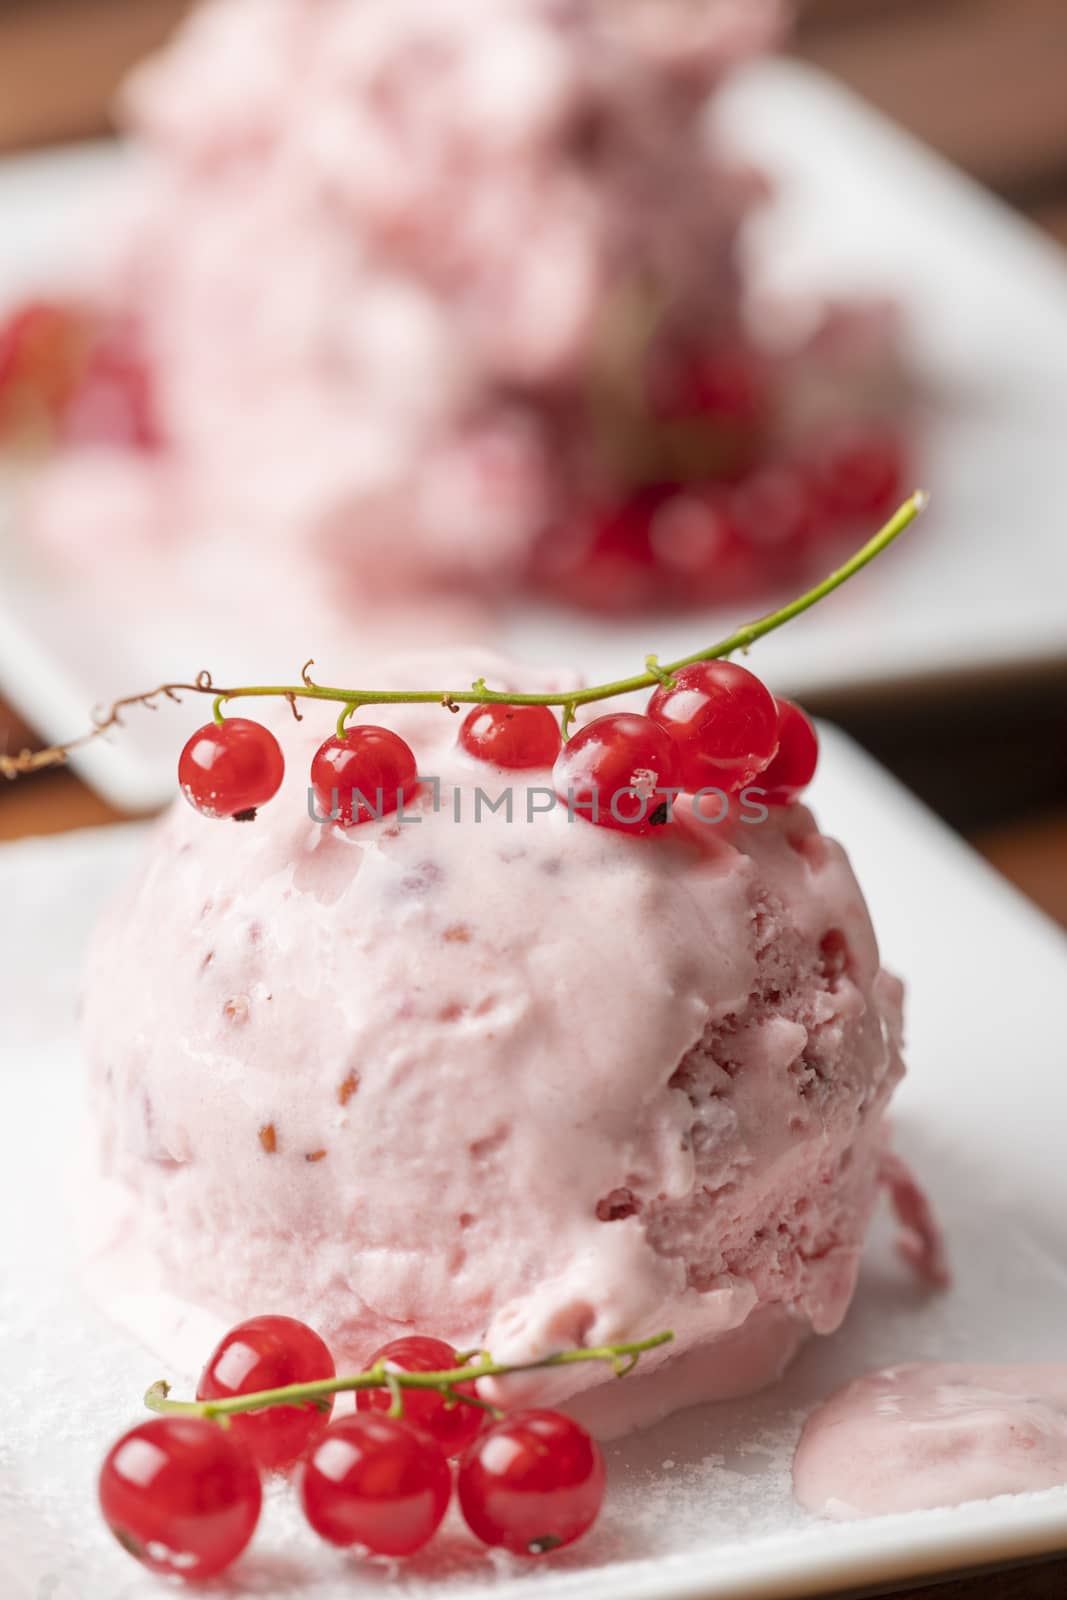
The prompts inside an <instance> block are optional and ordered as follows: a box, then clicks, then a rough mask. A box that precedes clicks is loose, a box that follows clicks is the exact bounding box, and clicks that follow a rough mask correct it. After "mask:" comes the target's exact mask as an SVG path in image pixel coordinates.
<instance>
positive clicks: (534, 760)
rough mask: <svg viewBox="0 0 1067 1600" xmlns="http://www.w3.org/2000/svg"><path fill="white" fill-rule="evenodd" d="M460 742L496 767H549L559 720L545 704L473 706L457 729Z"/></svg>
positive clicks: (557, 740)
mask: <svg viewBox="0 0 1067 1600" xmlns="http://www.w3.org/2000/svg"><path fill="white" fill-rule="evenodd" d="M459 742H460V745H461V746H462V747H463V749H464V750H466V752H467V754H468V755H472V756H476V757H477V758H478V760H479V761H491V762H492V763H493V765H494V766H497V767H509V768H518V767H550V766H551V765H552V763H553V761H555V759H556V757H557V756H558V755H559V747H560V744H561V743H562V739H561V736H560V731H559V721H558V720H557V718H556V717H555V716H554V714H553V713H552V712H551V711H550V710H549V708H548V706H475V708H474V710H473V711H471V712H469V713H468V714H467V716H466V717H464V719H463V722H462V724H461V726H460V730H459Z"/></svg>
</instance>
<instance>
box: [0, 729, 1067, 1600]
mask: <svg viewBox="0 0 1067 1600" xmlns="http://www.w3.org/2000/svg"><path fill="white" fill-rule="evenodd" d="M814 801H815V805H816V809H817V811H818V813H819V814H820V816H821V819H822V821H823V823H824V825H825V826H826V827H827V828H828V830H829V831H830V832H833V833H837V834H838V835H839V836H840V837H842V838H844V839H845V840H846V842H847V843H848V845H849V848H850V851H851V854H852V857H853V860H854V863H855V865H856V868H857V872H858V875H859V878H860V881H861V883H862V884H863V885H864V887H865V890H866V892H867V894H868V897H869V900H870V903H871V908H872V912H873V915H874V920H875V924H876V926H877V927H878V929H879V932H880V937H881V941H882V948H883V954H884V957H885V959H886V962H887V964H888V965H890V966H892V967H893V968H894V969H895V970H896V971H898V972H899V973H901V975H902V976H903V977H904V978H905V980H906V983H907V987H908V991H909V1003H908V1013H907V1016H908V1026H907V1031H908V1036H909V1048H908V1060H909V1075H908V1077H907V1078H906V1079H905V1082H904V1084H903V1085H902V1087H901V1089H900V1091H899V1095H898V1100H897V1102H896V1103H895V1107H896V1109H895V1112H894V1119H895V1122H896V1127H897V1134H896V1140H897V1144H898V1147H899V1148H900V1150H901V1151H902V1153H903V1154H904V1155H905V1156H906V1157H907V1158H908V1159H909V1160H910V1161H911V1162H912V1164H913V1165H914V1166H915V1167H916V1169H917V1170H918V1172H919V1174H920V1176H921V1178H922V1180H923V1182H924V1183H925V1184H926V1185H927V1187H928V1189H929V1191H930V1193H931V1197H932V1199H933V1202H934V1205H935V1208H936V1210H937V1212H938V1214H939V1215H940V1218H941V1220H942V1222H943V1223H944V1224H945V1227H946V1231H947V1236H948V1242H949V1249H950V1255H951V1261H952V1266H953V1271H954V1282H953V1286H952V1288H951V1289H950V1290H949V1291H948V1292H947V1293H945V1294H941V1295H937V1294H935V1295H929V1294H927V1293H925V1292H924V1291H922V1290H921V1289H919V1288H918V1287H917V1286H916V1284H915V1282H914V1280H913V1279H912V1277H911V1275H910V1273H908V1272H907V1270H906V1269H903V1268H902V1267H901V1266H900V1264H899V1263H898V1261H897V1259H896V1257H895V1254H894V1252H893V1250H892V1248H891V1243H890V1240H889V1237H888V1230H887V1229H886V1228H885V1226H884V1225H883V1226H881V1227H880V1228H878V1229H877V1230H876V1231H875V1234H874V1236H873V1238H872V1241H871V1244H870V1246H869V1248H868V1251H867V1254H866V1257H865V1260H864V1266H863V1270H862V1273H861V1277H860V1286H859V1290H858V1292H857V1297H856V1301H855V1304H854V1306H853V1309H852V1311H851V1313H850V1315H849V1317H848V1319H847V1321H846V1323H845V1326H844V1327H843V1328H842V1329H841V1330H840V1332H839V1333H838V1334H836V1335H835V1336H833V1337H832V1338H829V1339H818V1340H815V1341H813V1343H812V1344H811V1345H809V1346H808V1347H807V1349H806V1350H805V1351H804V1352H803V1353H802V1355H801V1357H800V1358H799V1359H798V1361H797V1362H796V1363H795V1364H794V1365H793V1367H792V1368H791V1369H790V1370H789V1372H788V1373H787V1375H786V1377H785V1378H784V1379H783V1380H782V1382H781V1383H780V1384H778V1385H776V1386H775V1387H773V1388H772V1389H770V1390H768V1391H766V1392H765V1393H764V1394H762V1395H760V1396H756V1397H754V1398H752V1399H750V1400H748V1401H743V1402H736V1403H733V1404H730V1405H725V1406H717V1407H716V1406H712V1407H700V1408H697V1409H694V1410H691V1411H689V1412H687V1413H683V1414H680V1415H678V1416H676V1417H674V1418H671V1419H669V1420H668V1421H667V1422H665V1423H661V1424H660V1425H659V1426H658V1427H656V1428H653V1429H650V1430H648V1431H647V1432H646V1433H643V1434H641V1435H639V1436H636V1437H635V1438H633V1439H631V1440H630V1441H629V1442H623V1443H621V1444H616V1445H612V1446H610V1447H609V1449H608V1457H609V1467H610V1474H611V1486H610V1489H609V1494H608V1499H607V1502H606V1505H605V1512H604V1515H603V1517H602V1519H601V1522H600V1524H598V1527H597V1529H596V1530H595V1531H594V1533H593V1534H591V1535H590V1537H589V1538H588V1539H587V1540H586V1541H584V1542H583V1544H581V1545H579V1546H576V1547H575V1548H574V1549H573V1550H570V1551H567V1552H566V1553H564V1554H561V1555H560V1556H559V1557H557V1558H553V1559H552V1560H551V1561H548V1562H545V1563H544V1564H541V1565H534V1564H532V1563H529V1562H525V1563H524V1562H519V1561H513V1560H511V1559H509V1558H504V1559H498V1558H493V1557H490V1556H488V1555H486V1553H485V1552H484V1551H482V1550H481V1548H480V1547H478V1546H476V1545H475V1544H474V1542H473V1541H472V1540H471V1539H470V1538H469V1536H467V1535H466V1534H465V1533H464V1531H463V1530H462V1528H461V1527H460V1526H458V1525H455V1524H453V1523H449V1524H448V1525H446V1528H445V1529H444V1530H443V1532H442V1535H441V1536H440V1538H439V1542H437V1543H435V1545H434V1546H431V1547H430V1549H429V1550H428V1551H427V1552H425V1553H424V1554H423V1555H422V1556H420V1557H419V1558H418V1559H416V1560H415V1561H413V1562H411V1563H408V1564H406V1565H404V1564H400V1565H397V1566H382V1565H378V1566H374V1565H367V1564H363V1565H361V1564H360V1563H359V1562H357V1561H352V1560H349V1559H346V1558H345V1557H343V1556H342V1555H340V1554H339V1553H338V1552H334V1551H331V1550H329V1549H328V1548H327V1547H325V1546H324V1545H322V1544H320V1543H319V1542H318V1541H317V1540H316V1539H315V1537H314V1536H313V1535H312V1534H311V1533H310V1531H309V1530H308V1529H307V1528H306V1527H305V1526H304V1525H303V1524H302V1521H301V1518H300V1515H299V1512H298V1509H297V1507H296V1504H295V1497H294V1496H293V1494H292V1493H291V1492H290V1491H284V1490H278V1491H277V1492H275V1491H273V1490H272V1492H271V1495H270V1497H269V1500H268V1504H267V1507H266V1510H265V1513H264V1519H263V1522H262V1525H261V1527H260V1529H259V1532H258V1533H257V1536H256V1539H255V1542H254V1544H253V1546H252V1549H251V1551H250V1552H249V1553H248V1554H247V1555H246V1556H245V1557H244V1558H243V1559H242V1561H241V1562H240V1563H239V1564H238V1565H237V1566H236V1567H235V1569H234V1574H233V1586H232V1589H231V1586H230V1585H225V1586H224V1589H225V1592H226V1593H231V1592H233V1593H235V1594H236V1595H242V1594H249V1595H261V1596H270V1597H271V1600H348V1597H350V1596H352V1595H355V1594H358V1595H359V1596H361V1597H363V1600H376V1597H382V1600H384V1597H385V1596H386V1595H390V1596H399V1597H402V1600H479V1597H482V1600H568V1597H571V1596H573V1597H575V1600H578V1597H580V1600H787V1597H790V1596H801V1595H815V1594H818V1595H825V1594H827V1593H828V1592H830V1591H832V1590H836V1589H843V1588H849V1589H851V1588H853V1587H857V1586H861V1585H868V1584H871V1585H873V1584H881V1583H888V1582H892V1581H902V1580H904V1579H906V1578H911V1577H917V1576H919V1575H926V1574H929V1573H934V1572H945V1571H948V1570H950V1569H953V1568H959V1567H963V1566H966V1565H972V1564H978V1563H986V1562H988V1563H992V1562H997V1561H1008V1560H1021V1559H1024V1558H1026V1557H1030V1556H1035V1557H1036V1556H1038V1555H1041V1554H1047V1553H1050V1552H1052V1551H1054V1550H1057V1549H1067V1487H1065V1488H1064V1489H1057V1490H1048V1491H1044V1492H1042V1493H1039V1494H1028V1495H1019V1496H1005V1497H1001V1498H1000V1499H997V1500H992V1501H984V1502H974V1503H972V1504H970V1505H967V1506H963V1507H959V1508H956V1509H952V1510H943V1511H928V1512H918V1513H910V1514H907V1515H897V1516H892V1517H885V1518H875V1519H867V1520H865V1521H862V1522H859V1523H854V1524H830V1523H823V1522H819V1521H817V1520H816V1519H814V1518H811V1517H809V1516H806V1515H805V1514H804V1513H802V1512H800V1511H799V1510H797V1508H796V1507H795V1506H794V1505H793V1503H792V1499H791V1495H790V1487H789V1465H790V1459H791V1455H792V1450H793V1447H794V1444H795V1442H796V1439H797V1437H798V1435H799V1431H800V1427H801V1424H802V1421H803V1418H804V1416H805V1415H806V1413H807V1412H808V1411H809V1410H810V1409H811V1408H812V1407H813V1406H814V1405H816V1404H817V1403H818V1402H819V1400H820V1399H822V1398H823V1397H824V1396H825V1395H827V1394H828V1393H829V1392H830V1391H831V1390H832V1389H834V1388H836V1387H837V1386H838V1384H840V1383H841V1382H843V1381H845V1380H846V1379H847V1378H849V1377H852V1376H854V1375H856V1374H858V1373H860V1372H863V1371H867V1370H870V1369H871V1368H874V1367H879V1366H883V1365H886V1364H889V1363H893V1362H898V1361H907V1360H913V1359H914V1360H923V1359H937V1360H947V1361H954V1360H960V1361H965V1360H976V1361H1027V1360H1033V1361H1046V1360H1053V1359H1059V1358H1060V1357H1061V1356H1062V1353H1063V1349H1062V1347H1063V1328H1064V1325H1065V1322H1067V1242H1065V1238H1064V1230H1063V1217H1064V1214H1065V1212H1067V1167H1065V1166H1064V1162H1063V1151H1062V1142H1063V1141H1062V1130H1063V1128H1064V1125H1065V1120H1067V1045H1065V1042H1064V1035H1063V1029H1062V1024H1061V1011H1062V996H1063V993H1064V989H1065V986H1067V941H1065V940H1064V938H1063V936H1062V935H1061V934H1060V933H1059V932H1058V931H1057V930H1056V929H1055V928H1053V926H1052V925H1051V924H1050V923H1048V922H1047V921H1045V920H1044V919H1043V918H1042V917H1041V916H1040V915H1039V914H1038V913H1037V912H1036V911H1034V910H1033V908H1032V907H1030V906H1029V905H1028V904H1027V903H1026V902H1025V901H1023V900H1022V899H1021V898H1020V897H1019V896H1018V895H1017V894H1016V893H1015V892H1014V891H1013V890H1011V889H1010V888H1009V887H1008V886H1007V885H1006V884H1005V883H1004V882H1003V881H1002V880H1001V879H1000V878H998V877H997V876H996V874H994V873H993V872H992V871H991V869H990V868H988V867H987V866H985V865H984V864H983V863H982V862H980V861H979V860H978V858H977V857H976V856H974V855H973V853H972V852H971V851H970V850H969V849H968V848H967V847H966V846H965V845H963V844H961V843H960V842H959V840H958V839H956V837H955V836H954V835H952V834H951V833H950V832H949V831H948V830H947V829H946V828H944V827H943V825H942V824H940V823H938V822H937V821H935V820H934V819H933V818H932V817H931V816H930V814H929V813H928V812H926V811H925V810H923V808H922V807H921V806H920V805H919V804H918V803H917V802H916V801H914V800H913V799H911V798H910V797H909V796H908V795H907V794H906V793H905V792H904V791H903V790H902V789H901V788H900V787H899V786H898V785H896V784H895V783H894V781H893V780H892V779H891V778H889V777H888V776H887V775H886V774H885V773H884V772H882V771H881V769H879V768H878V767H877V766H876V765H875V764H874V763H873V762H871V761H870V760H869V759H868V758H867V757H865V756H863V755H861V754H860V753H859V752H858V751H857V750H856V748H855V747H854V746H852V745H851V744H849V743H848V742H847V741H846V740H845V739H844V738H843V737H842V736H840V735H839V734H835V733H833V732H832V731H829V730H824V755H823V762H822V766H821V769H820V773H819V776H818V778H817V780H816V784H815V787H814ZM576 825H577V826H585V824H581V823H579V824H576ZM204 826H205V827H214V826H225V824H221V823H219V824H215V823H208V822H205V823H204ZM142 837H143V835H142V831H141V829H140V828H132V829H131V828H117V829H110V830H100V831H97V832H87V833H81V834H73V835H70V836H68V837H66V838H64V839H59V840H55V839H49V840H40V841H29V842H25V843H21V844H16V845H8V846H5V847H2V848H0V899H2V902H3V904H5V905H8V906H10V905H14V906H16V907H17V909H18V915H17V917H9V918H6V919H4V921H3V922H2V923H0V971H2V972H3V974H4V978H5V998H4V1005H3V1014H4V1026H3V1030H2V1031H0V1085H2V1090H3V1096H4V1112H5V1126H6V1127H7V1129H8V1130H9V1135H10V1136H9V1137H8V1139H7V1140H6V1141H5V1154H4V1160H3V1161H2V1162H0V1208H2V1209H0V1215H2V1216H3V1217H4V1218H5V1219H6V1226H5V1228H4V1232H3V1236H2V1237H3V1243H2V1247H0V1249H2V1262H3V1269H4V1270H3V1272H2V1273H0V1370H2V1371H3V1373H4V1375H5V1379H6V1382H7V1385H8V1394H7V1403H6V1405H5V1408H4V1426H3V1429H2V1430H0V1593H2V1594H3V1595H4V1600H97V1597H102V1596H104V1595H106V1596H108V1600H156V1597H158V1596H159V1594H160V1593H161V1589H160V1585H159V1581H158V1580H157V1579H155V1578H153V1577H151V1576H149V1575H147V1574H145V1573H144V1572H142V1571H141V1570H140V1569H139V1568H138V1567H137V1566H136V1565H135V1564H134V1563H133V1562H132V1561H130V1560H129V1558H128V1557H127V1556H125V1555H124V1554H123V1552H122V1551H121V1550H119V1548H118V1547H117V1545H115V1544H114V1542H113V1541H112V1539H111V1537H110V1535H109V1534H108V1533H107V1532H106V1530H105V1529H104V1527H103V1524H102V1523H101V1521H100V1520H99V1516H98V1513H97V1510H96V1505H95V1496H94V1482H95V1475H96V1472H97V1470H98V1468H99V1463H100V1461H101V1459H102V1457H103V1455H104V1453H105V1451H106V1449H107V1448H108V1447H109V1445H110V1444H111V1443H112V1442H113V1440H114V1439H115V1438H116V1437H117V1436H118V1435H119V1434H120V1433H121V1432H122V1431H123V1429H124V1428H126V1427H128V1426H130V1425H131V1424H132V1423H134V1422H135V1421H137V1420H138V1419H139V1418H140V1417H141V1416H143V1414H144V1413H143V1412H141V1410H140V1396H141V1395H142V1394H143V1392H144V1389H145V1388H146V1387H147V1385H148V1384H149V1383H150V1382H151V1381H152V1380H154V1379H155V1378H157V1377H161V1376H164V1375H166V1376H169V1377H173V1378H179V1377H180V1376H181V1375H179V1374H174V1373H169V1374H164V1373H163V1372H161V1371H160V1369H159V1363H158V1362H157V1361H156V1360H155V1359H154V1358H153V1357H152V1356H151V1355H149V1354H147V1353H146V1352H145V1351H144V1350H143V1349H142V1348H141V1347H140V1346H139V1345H137V1344H135V1343H134V1342H133V1341H132V1340H131V1339H129V1338H128V1337H126V1336H125V1335H123V1334H122V1333H121V1332H119V1331H117V1330H116V1329H113V1328H110V1327H109V1326H107V1325H106V1324H105V1323H104V1322H103V1321H102V1320H101V1319H100V1317H99V1316H98V1314H97V1313H96V1312H95V1310H94V1309H93V1308H92V1307H91V1306H89V1305H88V1304H87V1303H86V1302H85V1301H84V1300H83V1299H82V1298H81V1296H80V1294H79V1292H78V1290H77V1288H76V1286H75V1283H74V1278H73V1271H72V1257H71V1243H70V1234H71V1229H70V1226H69V1207H70V1205H71V1204H72V1203H73V1202H72V1197H71V1196H69V1195H68V1194H67V1193H66V1192H65V1176H64V1175H65V1174H66V1173H67V1172H68V1171H69V1170H70V1169H71V1165H72V1160H71V1157H72V1151H73V1149H74V1147H75V1141H76V1138H77V1134H78V1127H79V1122H80V1118H81V1115H82V1111H81V1092H80V1079H81V1070H80V1063H79V1056H78V1047H77V1040H76V1020H75V1008H76V995H77V988H78V973H79V970H80V966H81V960H82V953H83V949H84V944H85V939H86V936H87V933H88V930H89V927H90V926H91V924H92V922H93V920H94V919H95V917H96V914H97V911H98V909H99V907H100V905H101V904H102V902H103V900H104V899H105V897H106V896H107V895H108V893H109V892H110V891H111V890H112V888H113V887H114V886H115V884H116V883H117V882H118V881H119V879H120V878H121V876H122V875H124V874H125V873H126V871H127V870H128V869H129V867H130V865H131V862H132V861H133V859H134V857H135V855H136V853H137V851H138V849H139V848H140V846H141V841H142ZM136 981H137V974H136V973H135V972H133V973H131V974H130V982H131V983H136ZM16 1218H17V1225H15V1224H14V1222H13V1219H16ZM428 1331H432V1330H428ZM186 1376H188V1375H186ZM187 1388H188V1384H187V1383H185V1384H183V1385H182V1387H181V1389H180V1390H179V1392H184V1391H185V1390H186V1389H187Z"/></svg>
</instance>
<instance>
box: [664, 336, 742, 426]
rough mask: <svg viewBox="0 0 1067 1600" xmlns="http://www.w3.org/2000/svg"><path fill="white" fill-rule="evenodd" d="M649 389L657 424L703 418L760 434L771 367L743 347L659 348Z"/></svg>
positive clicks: (667, 346)
mask: <svg viewBox="0 0 1067 1600" xmlns="http://www.w3.org/2000/svg"><path fill="white" fill-rule="evenodd" d="M647 387H648V402H649V408H650V410H651V412H652V416H653V417H654V418H655V419H656V420H657V421H677V420H679V419H682V418H687V417H696V416H701V417H706V418H709V419H711V420H712V421H714V422H717V423H719V424H721V425H724V426H729V427H733V428H737V429H739V430H740V429H757V428H760V427H762V426H763V424H764V423H765V421H766V419H767V414H768V410H769V405H770V385H769V374H768V369H767V364H766V362H765V360H764V359H763V357H762V356H761V355H760V354H759V353H758V352H757V351H755V350H752V349H749V348H748V347H746V346H745V345H743V344H724V345H720V346H718V347H717V348H713V349H708V348H703V349H701V348H693V347H692V346H688V347H686V346H679V345H675V346H673V347H672V346H670V345H661V346H660V347H659V348H658V349H656V350H654V352H653V357H652V360H651V362H650V365H649V371H648V378H647Z"/></svg>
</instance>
